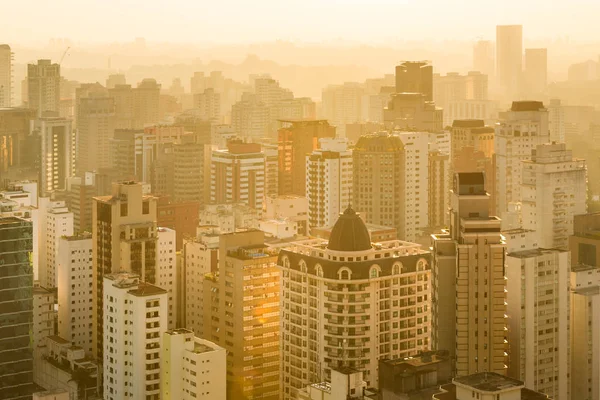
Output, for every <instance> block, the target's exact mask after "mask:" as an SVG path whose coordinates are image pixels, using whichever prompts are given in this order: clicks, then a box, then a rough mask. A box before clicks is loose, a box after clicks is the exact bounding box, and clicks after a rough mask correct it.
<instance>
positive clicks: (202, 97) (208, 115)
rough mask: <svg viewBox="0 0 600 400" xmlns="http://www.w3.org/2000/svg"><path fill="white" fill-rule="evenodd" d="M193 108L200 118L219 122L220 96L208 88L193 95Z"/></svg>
mask: <svg viewBox="0 0 600 400" xmlns="http://www.w3.org/2000/svg"><path fill="white" fill-rule="evenodd" d="M194 107H195V108H197V109H198V110H200V111H199V117H200V118H202V119H205V120H210V121H214V122H217V123H218V122H221V94H220V93H216V92H215V89H213V88H209V89H205V90H204V91H203V92H202V93H196V94H194Z"/></svg>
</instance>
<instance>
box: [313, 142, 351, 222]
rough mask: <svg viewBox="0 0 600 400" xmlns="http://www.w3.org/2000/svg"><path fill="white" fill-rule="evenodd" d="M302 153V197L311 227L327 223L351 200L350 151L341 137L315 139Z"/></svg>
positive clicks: (334, 219) (335, 217)
mask: <svg viewBox="0 0 600 400" xmlns="http://www.w3.org/2000/svg"><path fill="white" fill-rule="evenodd" d="M319 144H320V146H319V148H318V149H316V150H314V151H313V152H312V153H311V154H310V155H307V156H306V198H307V199H308V224H309V226H310V227H311V228H316V227H330V226H333V224H334V223H335V222H336V221H337V219H338V216H339V214H340V212H342V210H344V209H346V207H348V205H349V204H350V203H351V202H352V185H353V181H352V151H351V150H348V141H347V140H346V139H345V138H340V139H334V138H323V139H319Z"/></svg>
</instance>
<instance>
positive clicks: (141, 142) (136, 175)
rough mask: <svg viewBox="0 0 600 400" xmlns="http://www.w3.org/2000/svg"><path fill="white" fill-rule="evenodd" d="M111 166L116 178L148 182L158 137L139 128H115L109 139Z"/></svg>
mask: <svg viewBox="0 0 600 400" xmlns="http://www.w3.org/2000/svg"><path fill="white" fill-rule="evenodd" d="M109 146H110V149H111V151H110V160H111V167H112V168H113V170H114V171H115V173H116V174H117V177H118V180H136V181H138V182H148V183H149V182H150V177H151V173H152V165H153V163H154V160H155V157H156V154H157V147H158V138H157V137H156V136H155V135H154V134H152V133H149V132H145V131H144V130H141V129H116V130H115V132H114V136H113V138H112V139H110V140H109Z"/></svg>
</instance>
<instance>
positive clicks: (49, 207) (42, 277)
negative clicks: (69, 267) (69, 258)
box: [38, 197, 73, 289]
mask: <svg viewBox="0 0 600 400" xmlns="http://www.w3.org/2000/svg"><path fill="white" fill-rule="evenodd" d="M38 234H39V249H40V250H39V255H40V265H39V277H38V279H39V282H40V285H41V286H42V287H45V288H48V289H50V288H56V287H58V282H59V281H58V271H57V265H58V264H57V262H58V243H59V241H60V238H61V237H62V236H71V235H73V213H72V212H70V211H69V209H68V208H67V206H66V204H65V202H64V201H52V200H50V199H49V198H47V197H41V198H40V199H39V233H38Z"/></svg>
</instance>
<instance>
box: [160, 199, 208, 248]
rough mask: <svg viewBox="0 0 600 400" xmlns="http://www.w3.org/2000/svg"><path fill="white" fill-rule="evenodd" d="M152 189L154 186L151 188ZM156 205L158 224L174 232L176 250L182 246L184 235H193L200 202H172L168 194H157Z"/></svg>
mask: <svg viewBox="0 0 600 400" xmlns="http://www.w3.org/2000/svg"><path fill="white" fill-rule="evenodd" d="M153 189H154V188H153ZM157 197H158V205H157V207H156V210H157V211H156V212H157V218H158V219H157V221H158V226H163V227H165V228H171V229H173V230H174V231H175V234H176V238H177V239H176V245H175V249H176V250H177V251H179V250H181V248H182V247H183V239H184V238H185V237H195V236H196V228H197V227H198V223H199V220H200V202H198V201H185V202H174V201H171V199H170V198H169V197H168V196H157Z"/></svg>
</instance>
